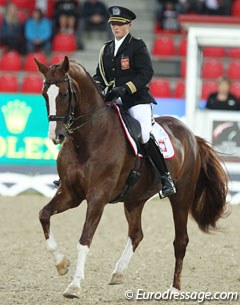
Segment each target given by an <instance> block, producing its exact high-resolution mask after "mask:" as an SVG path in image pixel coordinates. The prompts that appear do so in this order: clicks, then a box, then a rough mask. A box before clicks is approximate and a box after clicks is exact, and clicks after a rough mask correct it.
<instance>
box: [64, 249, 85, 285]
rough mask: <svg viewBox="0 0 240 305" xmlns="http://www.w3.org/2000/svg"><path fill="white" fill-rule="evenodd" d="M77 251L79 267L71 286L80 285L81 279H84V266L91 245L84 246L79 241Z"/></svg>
mask: <svg viewBox="0 0 240 305" xmlns="http://www.w3.org/2000/svg"><path fill="white" fill-rule="evenodd" d="M77 251H78V259H77V268H76V271H75V274H74V277H73V280H72V282H71V284H70V285H69V287H72V286H76V287H80V285H81V281H82V280H83V279H84V267H85V262H86V258H87V255H88V252H89V247H88V246H83V245H81V244H80V243H78V245H77Z"/></svg>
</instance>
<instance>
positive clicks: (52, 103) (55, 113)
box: [34, 56, 73, 144]
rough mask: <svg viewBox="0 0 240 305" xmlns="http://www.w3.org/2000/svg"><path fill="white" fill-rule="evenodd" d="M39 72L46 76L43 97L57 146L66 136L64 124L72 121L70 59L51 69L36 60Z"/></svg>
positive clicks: (50, 132) (50, 136)
mask: <svg viewBox="0 0 240 305" xmlns="http://www.w3.org/2000/svg"><path fill="white" fill-rule="evenodd" d="M34 60H35V62H36V65H37V67H38V70H39V71H40V72H41V73H42V74H43V76H44V86H43V89H42V95H43V96H44V98H45V101H46V107H47V112H48V119H49V134H48V135H49V138H50V139H52V140H53V142H54V143H55V144H59V143H62V142H63V140H64V137H65V134H66V131H65V128H64V123H68V122H69V120H70V119H71V112H72V107H73V105H72V103H73V101H72V99H73V90H72V84H71V80H70V78H69V76H68V74H67V72H68V71H69V59H68V57H67V56H65V58H64V60H63V62H62V63H61V64H58V65H52V66H50V67H48V66H46V65H44V64H42V63H40V62H39V61H38V60H37V59H34Z"/></svg>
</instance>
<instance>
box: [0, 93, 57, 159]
mask: <svg viewBox="0 0 240 305" xmlns="http://www.w3.org/2000/svg"><path fill="white" fill-rule="evenodd" d="M58 151H59V147H58V146H56V145H54V144H53V142H52V141H51V140H50V139H49V138H48V120H47V112H46V106H45V101H44V99H43V97H42V96H40V95H29V94H28V95H24V94H23V95H21V94H0V165H1V164H4V165H7V164H19V165H23V164H28V165H41V164H42V165H54V164H55V160H56V158H57V155H58Z"/></svg>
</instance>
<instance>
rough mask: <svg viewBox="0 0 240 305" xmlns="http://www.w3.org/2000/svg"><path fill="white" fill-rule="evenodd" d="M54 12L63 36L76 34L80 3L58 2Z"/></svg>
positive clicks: (76, 0) (56, 22)
mask: <svg viewBox="0 0 240 305" xmlns="http://www.w3.org/2000/svg"><path fill="white" fill-rule="evenodd" d="M54 11H55V14H54V19H55V26H56V29H57V31H60V32H61V33H63V34H73V33H75V31H76V29H77V24H78V19H79V1H78V0H57V1H56V3H55V6H54Z"/></svg>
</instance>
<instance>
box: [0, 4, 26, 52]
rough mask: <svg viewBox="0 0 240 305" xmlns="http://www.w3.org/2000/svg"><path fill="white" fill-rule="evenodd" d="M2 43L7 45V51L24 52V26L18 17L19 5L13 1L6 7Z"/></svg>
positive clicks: (0, 37)
mask: <svg viewBox="0 0 240 305" xmlns="http://www.w3.org/2000/svg"><path fill="white" fill-rule="evenodd" d="M0 43H1V45H4V46H6V47H7V51H10V50H16V51H18V52H20V53H24V48H23V46H24V44H23V26H22V24H21V22H20V20H19V17H18V11H17V7H16V5H15V4H13V3H10V4H8V5H7V7H6V14H5V16H4V17H3V21H2V26H1V30H0Z"/></svg>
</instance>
